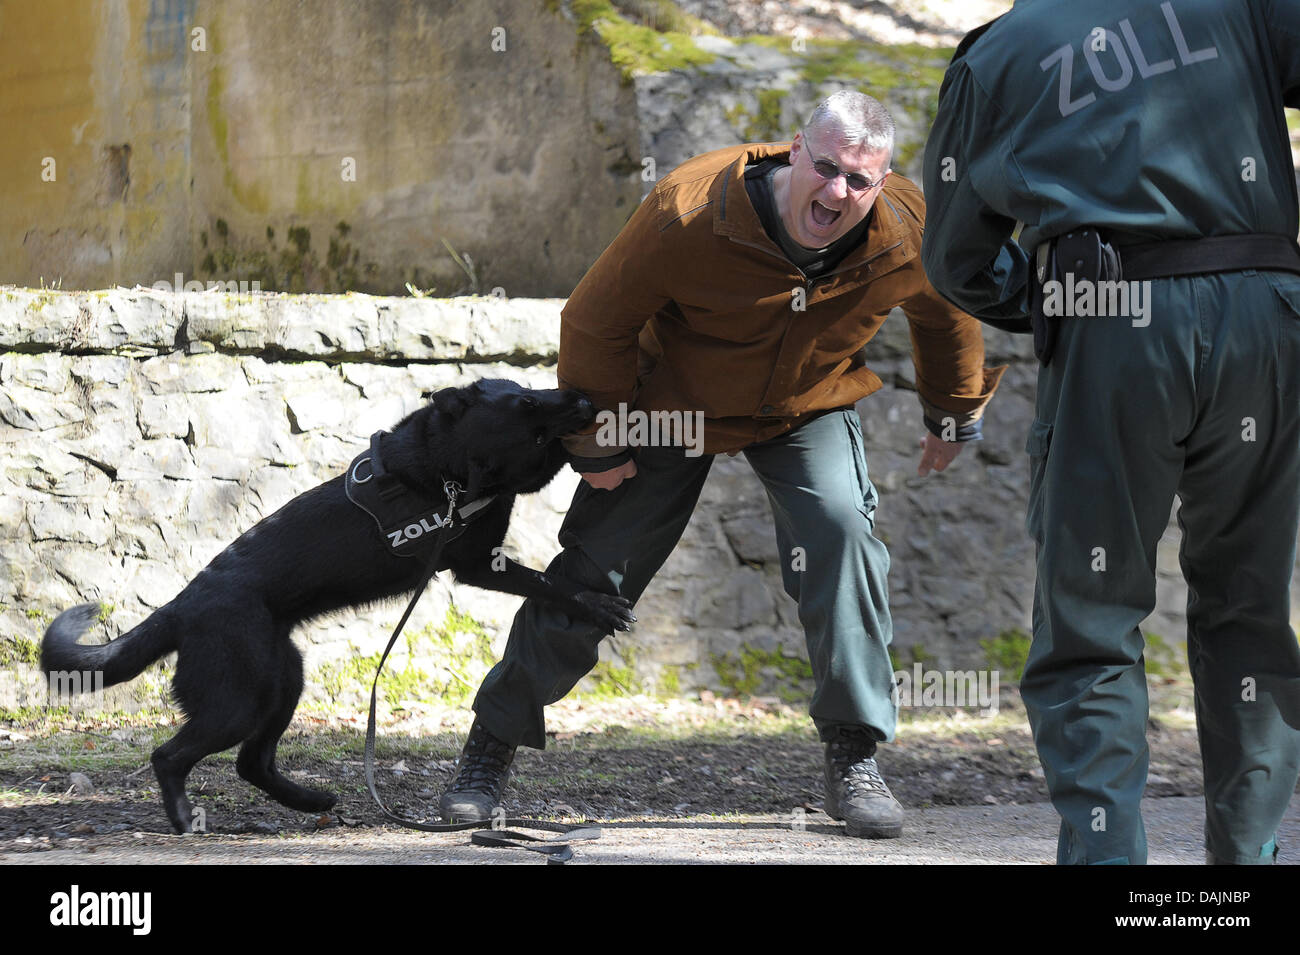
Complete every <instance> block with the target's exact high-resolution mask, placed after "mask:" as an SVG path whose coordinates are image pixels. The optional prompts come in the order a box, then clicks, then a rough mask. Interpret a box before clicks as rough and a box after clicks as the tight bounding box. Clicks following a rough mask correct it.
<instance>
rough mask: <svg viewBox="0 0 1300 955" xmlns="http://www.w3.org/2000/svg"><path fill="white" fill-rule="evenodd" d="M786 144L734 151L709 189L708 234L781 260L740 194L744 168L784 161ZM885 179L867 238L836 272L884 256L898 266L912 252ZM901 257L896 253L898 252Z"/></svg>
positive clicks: (902, 215) (903, 214) (744, 195)
mask: <svg viewBox="0 0 1300 955" xmlns="http://www.w3.org/2000/svg"><path fill="white" fill-rule="evenodd" d="M790 145H791V144H790V143H750V144H747V145H745V146H740V147H737V156H736V158H735V160H733V161H732V162H731V163H730V164H729V165H728V166H727V167H726V168H725V169H723V170H722V172H721V174H720V175H718V176H717V177H716V178H715V179H714V181H713V185H712V186H711V187H710V189H709V199H710V200H711V201H712V205H713V232H714V234H715V235H724V236H727V237H729V238H731V239H733V240H734V241H737V242H741V243H744V244H747V245H757V246H761V247H762V248H764V249H767V250H769V251H771V252H773V253H775V254H776V255H780V256H781V257H782V258H784V257H785V254H784V253H783V252H782V251H781V248H780V246H778V245H777V244H776V242H774V241H773V240H772V239H771V237H770V236H768V234H767V233H766V232H765V231H764V230H763V224H762V222H760V221H759V218H758V213H757V212H755V211H754V207H753V205H752V204H751V203H750V201H749V194H748V193H747V192H746V191H745V167H746V166H747V165H749V164H750V163H755V162H761V161H762V160H764V159H783V160H785V161H787V162H788V161H789V158H790ZM893 178H894V177H893V176H890V177H889V179H887V180H885V188H883V189H882V190H880V195H878V196H877V197H876V201H875V204H874V205H873V206H872V216H871V223H870V224H869V225H868V226H867V235H866V239H865V240H864V241H863V243H862V245H861V246H860V247H859V248H857V249H855V250H854V251H853V252H852V253H850V254H849V255H848V256H847V257H845V259H844V261H842V262H841V263H840V264H839V265H838V266H837V267H836V269H835V272H843V271H846V270H849V269H853V268H855V267H857V266H859V265H862V264H864V263H866V262H869V261H871V260H873V259H875V258H876V257H878V256H880V255H883V254H885V253H891V254H890V256H889V259H890V261H891V264H892V260H893V259H895V258H897V259H898V261H899V262H902V261H904V260H905V259H907V258H910V257H911V256H912V255H915V254H916V253H917V249H916V248H915V243H908V242H907V241H906V240H907V239H908V238H910V237H911V235H912V229H910V228H909V227H908V224H907V219H908V218H910V217H909V216H908V214H907V213H906V212H904V211H903V210H901V209H900V208H898V206H897V205H896V204H895V203H894V201H893V200H892V199H891V198H890V193H891V192H892V189H891V188H890V187H891V183H890V179H893ZM899 253H901V254H899Z"/></svg>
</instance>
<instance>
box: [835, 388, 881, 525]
mask: <svg viewBox="0 0 1300 955" xmlns="http://www.w3.org/2000/svg"><path fill="white" fill-rule="evenodd" d="M842 414H843V415H844V425H845V427H846V428H847V429H848V444H849V459H850V460H849V468H850V470H849V473H850V474H852V475H853V478H854V482H855V484H856V486H857V491H856V493H855V494H854V495H853V499H854V501H855V502H856V503H857V505H858V510H859V511H861V512H862V516H863V517H865V518H866V519H867V522H868V523H869V524H870V525H871V527H872V530H874V529H875V526H876V501H877V498H876V489H875V487H874V486H873V485H872V483H871V479H870V478H869V477H868V476H867V454H866V451H865V450H864V448H863V442H862V421H861V419H859V418H858V412H857V410H856V409H855V408H849V409H848V410H847V411H844V412H842Z"/></svg>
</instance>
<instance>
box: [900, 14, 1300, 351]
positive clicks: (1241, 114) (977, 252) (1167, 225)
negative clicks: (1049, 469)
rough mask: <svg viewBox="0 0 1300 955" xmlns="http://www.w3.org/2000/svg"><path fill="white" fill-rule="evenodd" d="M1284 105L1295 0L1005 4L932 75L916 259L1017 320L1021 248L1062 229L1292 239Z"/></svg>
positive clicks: (1024, 262) (1297, 72) (956, 297)
mask: <svg viewBox="0 0 1300 955" xmlns="http://www.w3.org/2000/svg"><path fill="white" fill-rule="evenodd" d="M1242 49H1245V50H1249V51H1251V52H1250V55H1249V56H1242V55H1240V53H1239V51H1240V50H1242ZM1279 88H1280V89H1281V90H1282V93H1281V95H1279V92H1278V90H1279ZM1283 105H1288V106H1300V0H1167V2H1155V0H1145V2H1142V0H1089V2H1087V3H1079V2H1077V0H1018V2H1017V3H1016V4H1015V6H1014V8H1012V10H1011V11H1010V12H1008V13H1007V14H1005V15H1004V16H1002V17H999V18H998V19H997V20H995V21H993V22H992V23H991V24H987V25H985V26H984V27H981V28H980V29H978V30H976V31H973V32H972V33H971V34H970V35H969V36H967V37H966V38H965V39H964V40H963V41H962V43H961V45H960V46H959V47H958V49H957V53H956V55H955V56H954V57H953V60H952V63H951V64H950V65H949V67H948V72H947V74H946V76H945V77H944V81H943V86H942V88H941V90H940V93H939V111H938V116H937V118H936V119H935V123H934V128H933V130H932V131H931V134H930V139H929V142H928V144H927V145H926V151H925V169H924V179H923V182H924V186H925V196H926V202H927V205H928V215H927V221H926V234H925V239H924V243H923V248H922V261H923V263H924V266H925V271H926V273H927V275H928V276H929V278H930V281H931V283H933V285H934V287H935V288H936V289H937V290H938V291H939V292H940V293H941V294H942V295H943V296H944V297H945V298H947V299H948V300H949V301H951V302H952V303H954V304H955V305H957V306H958V307H959V308H961V309H963V310H965V311H967V312H969V313H971V314H972V315H975V316H976V317H978V318H980V319H983V320H984V321H988V322H989V323H990V324H994V325H1001V326H1002V327H1006V328H1009V329H1011V330H1014V331H1025V330H1027V329H1028V325H1027V322H1025V320H1024V316H1025V314H1026V312H1027V309H1028V302H1027V284H1026V283H1027V279H1028V256H1027V254H1026V250H1033V249H1034V248H1035V247H1036V246H1037V245H1038V244H1039V243H1040V242H1042V241H1044V240H1046V239H1050V238H1052V237H1053V236H1056V235H1060V234H1061V233H1064V232H1067V231H1069V230H1070V229H1072V228H1075V227H1077V226H1088V225H1091V226H1097V227H1100V228H1102V229H1105V230H1108V231H1109V233H1110V235H1111V237H1112V238H1113V239H1115V240H1117V241H1118V242H1120V243H1124V244H1126V243H1130V242H1141V241H1153V240H1157V239H1174V238H1197V237H1202V236H1218V235H1236V234H1242V233H1272V234H1277V235H1283V236H1286V237H1288V238H1294V237H1295V235H1296V229H1297V211H1296V185H1295V171H1294V169H1293V166H1292V159H1291V150H1290V145H1289V142H1288V136H1287V128H1286V120H1285V117H1284V115H1283V110H1282V107H1283ZM1017 221H1019V222H1021V223H1023V231H1022V232H1021V233H1020V236H1019V243H1017V242H1016V241H1013V239H1012V234H1013V232H1014V230H1015V227H1016V224H1017Z"/></svg>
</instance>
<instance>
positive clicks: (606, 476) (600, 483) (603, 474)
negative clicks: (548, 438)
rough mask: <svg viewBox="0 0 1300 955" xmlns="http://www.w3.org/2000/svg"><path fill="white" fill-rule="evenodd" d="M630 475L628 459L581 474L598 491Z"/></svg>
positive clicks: (631, 463)
mask: <svg viewBox="0 0 1300 955" xmlns="http://www.w3.org/2000/svg"><path fill="white" fill-rule="evenodd" d="M950 460H951V459H950ZM940 470H942V468H941V469H940ZM631 477H636V462H635V461H628V462H627V463H626V464H622V465H620V466H619V467H616V468H611V469H610V470H608V471H596V472H594V473H587V474H583V475H582V479H583V480H584V481H586V482H587V483H588V484H590V485H591V486H592V487H594V488H595V489H596V490H598V491H612V490H614V488H616V487H618V486H619V485H620V484H622V483H623V479H624V478H631Z"/></svg>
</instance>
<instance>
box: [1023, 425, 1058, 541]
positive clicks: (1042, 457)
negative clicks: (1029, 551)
mask: <svg viewBox="0 0 1300 955" xmlns="http://www.w3.org/2000/svg"><path fill="white" fill-rule="evenodd" d="M1053 428H1054V426H1053V425H1050V424H1048V423H1047V422H1045V421H1039V420H1038V419H1037V418H1035V419H1034V423H1033V424H1032V425H1030V426H1029V436H1028V437H1027V438H1026V439H1025V452H1026V453H1027V454H1028V455H1029V510H1028V513H1027V515H1026V517H1025V528H1026V529H1027V530H1028V531H1029V536H1030V537H1032V538H1033V539H1034V540H1035V541H1038V540H1041V538H1040V536H1039V533H1040V531H1041V529H1042V523H1043V479H1044V474H1045V473H1046V471H1047V455H1048V453H1049V452H1050V451H1051V449H1052V431H1053Z"/></svg>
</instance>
